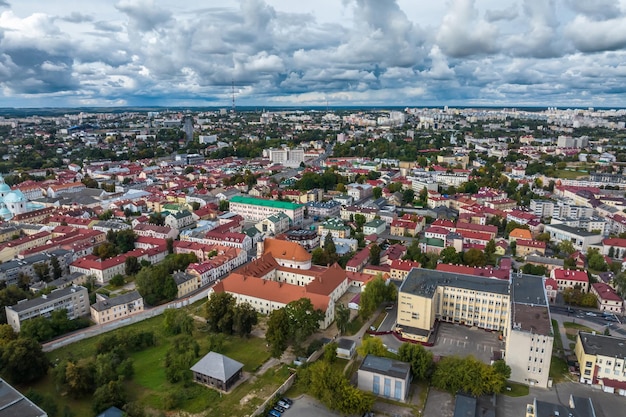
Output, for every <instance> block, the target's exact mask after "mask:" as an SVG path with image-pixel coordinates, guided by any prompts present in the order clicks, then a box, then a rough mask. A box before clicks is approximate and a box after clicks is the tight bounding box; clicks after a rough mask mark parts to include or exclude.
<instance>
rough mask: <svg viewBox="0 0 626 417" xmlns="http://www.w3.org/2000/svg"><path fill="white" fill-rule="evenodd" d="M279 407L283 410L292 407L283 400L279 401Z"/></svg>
mask: <svg viewBox="0 0 626 417" xmlns="http://www.w3.org/2000/svg"><path fill="white" fill-rule="evenodd" d="M278 405H280V406H281V407H283V408H289V407H291V406H290V405H289V404H287V403H286V402H284V401H283V400H279V401H278Z"/></svg>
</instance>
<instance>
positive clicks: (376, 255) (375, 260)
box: [369, 243, 380, 265]
mask: <svg viewBox="0 0 626 417" xmlns="http://www.w3.org/2000/svg"><path fill="white" fill-rule="evenodd" d="M369 262H370V264H372V265H380V246H378V245H377V244H376V243H372V245H370V256H369Z"/></svg>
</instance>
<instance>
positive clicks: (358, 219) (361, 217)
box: [354, 213, 366, 231]
mask: <svg viewBox="0 0 626 417" xmlns="http://www.w3.org/2000/svg"><path fill="white" fill-rule="evenodd" d="M354 222H355V223H356V225H357V231H360V230H363V225H364V224H365V222H366V219H365V216H364V215H362V214H361V213H357V214H355V215H354Z"/></svg>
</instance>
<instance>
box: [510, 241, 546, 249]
mask: <svg viewBox="0 0 626 417" xmlns="http://www.w3.org/2000/svg"><path fill="white" fill-rule="evenodd" d="M515 242H516V244H517V247H518V248H519V247H520V246H526V247H529V248H541V249H545V248H546V242H541V241H539V240H527V239H516V240H515Z"/></svg>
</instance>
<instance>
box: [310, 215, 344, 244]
mask: <svg viewBox="0 0 626 417" xmlns="http://www.w3.org/2000/svg"><path fill="white" fill-rule="evenodd" d="M351 230H352V229H350V227H349V226H346V225H345V224H344V222H343V220H341V219H338V218H331V219H328V220H326V221H325V222H324V223H322V224H320V225H319V226H317V233H318V234H319V235H320V239H322V240H323V239H324V237H325V236H326V234H327V233H330V234H331V235H332V237H334V238H340V239H345V238H349V237H350V233H351Z"/></svg>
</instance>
